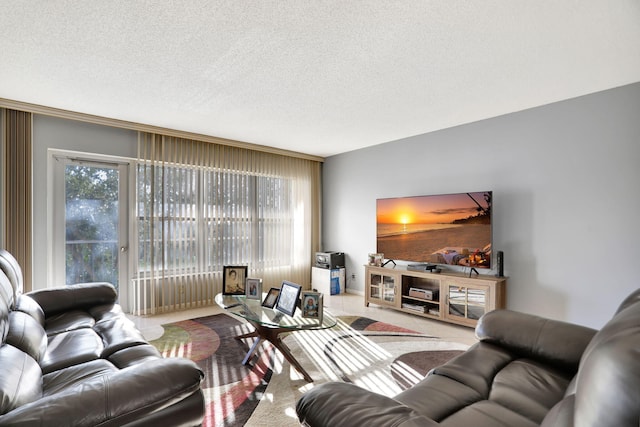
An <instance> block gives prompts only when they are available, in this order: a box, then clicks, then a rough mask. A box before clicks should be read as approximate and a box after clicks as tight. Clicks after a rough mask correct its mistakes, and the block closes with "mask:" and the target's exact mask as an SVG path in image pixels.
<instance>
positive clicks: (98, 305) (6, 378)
mask: <svg viewBox="0 0 640 427" xmlns="http://www.w3.org/2000/svg"><path fill="white" fill-rule="evenodd" d="M116 297H117V294H116V291H115V289H114V287H113V286H112V285H110V284H108V283H87V284H78V285H72V286H65V287H60V288H53V289H44V290H39V291H34V292H30V293H26V294H23V293H22V272H21V269H20V266H19V265H18V263H17V262H16V260H15V258H13V256H11V254H9V253H8V252H7V251H5V250H0V337H1V338H2V343H1V345H0V426H5V425H7V426H8V425H11V426H14V425H15V426H42V425H47V426H161V425H162V426H196V425H201V424H202V420H203V418H204V399H203V394H202V390H201V388H200V383H201V381H202V379H203V373H202V371H201V370H200V369H199V368H198V367H197V366H196V365H195V364H194V363H193V362H192V361H190V360H187V359H182V358H166V359H165V358H163V357H162V356H161V355H160V353H159V352H158V351H157V350H156V349H155V347H153V346H152V345H150V344H149V343H148V342H147V341H145V339H144V338H143V337H142V334H141V333H140V332H139V331H138V330H137V328H136V327H135V325H134V324H133V322H131V320H129V319H127V317H126V316H125V314H124V313H123V312H122V310H121V308H120V306H119V305H118V304H117V303H116Z"/></svg>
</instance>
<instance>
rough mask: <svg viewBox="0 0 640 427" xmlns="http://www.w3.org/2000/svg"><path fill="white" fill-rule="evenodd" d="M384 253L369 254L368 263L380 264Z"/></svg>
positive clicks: (378, 265) (377, 265)
mask: <svg viewBox="0 0 640 427" xmlns="http://www.w3.org/2000/svg"><path fill="white" fill-rule="evenodd" d="M383 260H384V254H369V265H375V266H376V267H380V266H382V262H383Z"/></svg>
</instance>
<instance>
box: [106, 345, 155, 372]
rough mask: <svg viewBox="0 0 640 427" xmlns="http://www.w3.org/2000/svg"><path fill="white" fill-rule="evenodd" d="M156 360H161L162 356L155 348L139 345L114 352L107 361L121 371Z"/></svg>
mask: <svg viewBox="0 0 640 427" xmlns="http://www.w3.org/2000/svg"><path fill="white" fill-rule="evenodd" d="M158 358H162V355H161V354H160V352H159V351H158V349H157V348H155V347H154V346H152V345H151V344H141V345H136V346H133V347H127V348H123V349H122V350H118V351H116V352H115V353H113V354H112V355H110V356H109V361H110V362H111V363H113V364H114V365H116V366H117V367H118V368H120V369H123V368H127V367H129V366H133V365H138V364H140V363H145V362H148V361H151V360H155V359H158Z"/></svg>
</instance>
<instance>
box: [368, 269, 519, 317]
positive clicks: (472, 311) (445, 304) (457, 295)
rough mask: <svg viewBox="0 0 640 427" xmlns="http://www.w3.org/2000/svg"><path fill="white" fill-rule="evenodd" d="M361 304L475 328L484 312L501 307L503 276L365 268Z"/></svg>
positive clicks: (502, 305)
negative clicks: (363, 295)
mask: <svg viewBox="0 0 640 427" xmlns="http://www.w3.org/2000/svg"><path fill="white" fill-rule="evenodd" d="M365 276H366V284H365V287H366V288H365V300H364V302H365V305H366V306H367V307H368V306H369V304H370V303H373V304H377V305H381V306H385V307H389V308H393V309H395V310H400V311H403V312H405V313H411V314H415V315H418V316H422V317H427V318H430V319H436V320H441V321H444V322H450V323H456V324H459V325H465V326H470V327H475V325H476V323H477V322H478V319H479V318H480V316H482V315H483V314H484V313H486V312H488V311H491V310H495V309H498V308H504V307H505V304H506V284H507V279H506V278H504V277H494V276H475V277H468V276H466V275H463V274H456V273H439V274H438V273H431V272H428V271H413V270H407V269H406V267H403V266H393V267H376V266H371V265H365Z"/></svg>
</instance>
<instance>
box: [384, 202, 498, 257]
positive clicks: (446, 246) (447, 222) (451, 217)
mask: <svg viewBox="0 0 640 427" xmlns="http://www.w3.org/2000/svg"><path fill="white" fill-rule="evenodd" d="M492 196H493V194H492V192H491V191H478V192H474V193H458V194H441V195H429V196H415V197H396V198H389V199H378V200H377V201H376V225H377V233H376V242H377V252H378V253H381V254H383V255H384V258H385V259H388V260H394V261H408V262H414V263H426V264H447V265H455V266H462V267H473V268H491V267H492V264H493V260H492V257H491V244H492V213H491V207H492V206H491V205H492Z"/></svg>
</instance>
